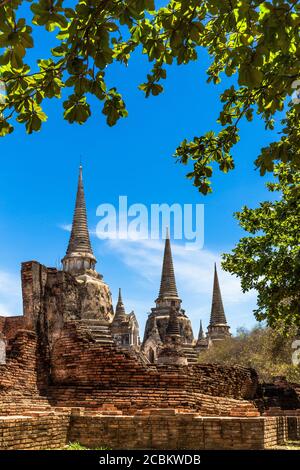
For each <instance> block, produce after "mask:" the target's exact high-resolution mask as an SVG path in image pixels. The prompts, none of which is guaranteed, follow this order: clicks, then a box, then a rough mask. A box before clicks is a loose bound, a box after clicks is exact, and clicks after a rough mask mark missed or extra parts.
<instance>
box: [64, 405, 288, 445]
mask: <svg viewBox="0 0 300 470" xmlns="http://www.w3.org/2000/svg"><path fill="white" fill-rule="evenodd" d="M283 428H284V429H286V428H287V419H285V421H284V422H279V421H278V419H277V418H247V419H245V418H216V417H214V418H212V417H199V416H196V415H193V414H191V413H190V414H181V413H179V414H176V413H175V412H174V410H161V413H159V412H158V413H157V411H153V414H149V415H145V416H137V415H136V416H71V425H70V432H69V440H70V441H79V442H80V443H82V444H83V445H85V446H87V447H99V446H107V447H109V448H112V449H214V450H216V449H236V450H237V449H264V448H267V447H271V446H274V445H276V444H278V443H281V442H282V435H283V434H284V431H283Z"/></svg>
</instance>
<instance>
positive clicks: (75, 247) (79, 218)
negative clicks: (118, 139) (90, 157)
mask: <svg viewBox="0 0 300 470" xmlns="http://www.w3.org/2000/svg"><path fill="white" fill-rule="evenodd" d="M96 262H97V261H96V258H95V256H94V253H93V250H92V247H91V242H90V236H89V231H88V223H87V215H86V205H85V197H84V189H83V181H82V166H80V167H79V177H78V185H77V195H76V203H75V210H74V216H73V223H72V230H71V236H70V240H69V245H68V248H67V253H66V256H65V257H64V258H63V259H62V263H63V269H64V271H67V272H70V273H72V274H79V273H82V272H84V271H86V270H87V269H94V268H95V264H96Z"/></svg>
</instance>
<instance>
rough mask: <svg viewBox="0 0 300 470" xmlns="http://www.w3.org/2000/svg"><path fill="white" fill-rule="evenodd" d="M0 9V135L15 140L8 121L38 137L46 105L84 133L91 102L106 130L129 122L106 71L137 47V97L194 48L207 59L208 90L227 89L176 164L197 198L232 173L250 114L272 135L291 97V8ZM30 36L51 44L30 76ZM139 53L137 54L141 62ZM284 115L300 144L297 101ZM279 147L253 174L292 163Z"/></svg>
mask: <svg viewBox="0 0 300 470" xmlns="http://www.w3.org/2000/svg"><path fill="white" fill-rule="evenodd" d="M27 3H31V10H30V11H31V14H28V15H26V16H27V18H24V17H22V13H21V11H22V10H20V7H21V6H23V4H27ZM66 3H67V2H64V1H63V0H39V1H37V0H0V51H2V53H1V55H0V75H1V80H2V81H3V82H4V84H5V86H6V100H5V101H4V100H1V102H0V113H1V114H0V135H2V136H3V135H6V134H9V133H11V132H12V131H13V124H12V123H13V122H14V120H16V121H17V122H19V123H21V124H24V125H25V126H26V129H27V132H28V133H31V132H33V131H38V130H40V128H41V125H42V123H43V122H44V121H46V119H47V116H46V114H45V112H44V111H43V109H42V106H43V101H44V99H45V98H50V99H51V98H60V97H61V92H62V89H63V88H66V89H69V90H70V95H69V97H68V98H67V99H65V101H64V118H65V119H66V120H67V121H69V122H70V123H73V122H77V123H79V124H83V123H84V122H85V121H86V120H87V119H88V118H89V117H90V115H91V108H90V104H89V102H88V98H89V95H90V94H92V95H94V96H96V97H97V98H98V100H99V101H100V102H102V103H103V114H104V115H105V116H106V120H107V123H108V125H110V126H112V125H114V124H115V123H116V122H117V120H118V119H120V118H121V117H126V116H127V110H126V107H125V103H124V100H123V98H122V96H121V95H120V93H119V92H118V90H117V89H116V88H111V89H107V86H106V82H105V73H106V69H107V68H108V67H109V66H110V64H112V63H113V62H114V61H118V62H121V63H123V64H124V65H126V64H127V63H128V61H129V59H130V56H131V54H132V53H133V52H134V51H135V50H136V49H137V48H138V47H139V46H140V48H139V51H140V50H141V51H142V53H143V54H146V55H147V56H148V58H149V61H150V62H151V63H152V67H151V70H150V71H149V73H148V75H147V77H146V80H145V82H144V83H142V84H140V86H139V88H140V89H141V90H142V91H143V92H144V93H145V96H146V97H148V96H150V95H154V96H156V95H158V94H159V93H161V92H162V91H163V86H162V80H163V79H165V78H166V76H167V66H170V65H171V64H172V63H174V62H175V63H177V64H178V65H180V64H187V63H189V62H190V61H196V60H197V58H198V52H199V47H203V48H205V49H206V50H207V51H208V53H209V55H210V58H211V64H210V67H209V69H208V70H207V74H208V81H209V82H213V83H215V84H217V83H219V82H220V80H221V77H222V76H224V74H225V75H226V76H228V77H231V76H236V79H237V80H235V79H234V77H233V79H232V82H233V84H232V86H231V87H230V88H228V89H227V90H225V91H224V92H223V93H222V95H221V97H220V98H221V103H222V109H221V111H220V114H219V116H218V119H217V120H218V123H219V125H220V131H219V133H216V132H213V131H209V132H207V133H206V134H205V135H202V136H197V137H195V138H194V139H193V140H192V141H188V140H186V139H185V140H183V142H182V143H181V145H180V146H179V147H178V148H177V150H176V152H175V157H176V158H177V159H178V160H179V161H180V162H181V163H183V164H185V165H186V164H188V163H191V164H192V171H190V172H189V173H188V175H187V176H188V177H189V178H190V179H192V181H193V183H194V185H195V186H196V187H198V188H199V191H201V192H202V193H203V194H207V193H208V192H210V191H211V187H210V178H211V176H212V172H213V167H214V166H217V167H219V169H220V170H221V171H223V172H228V171H229V170H232V169H233V168H234V160H233V157H232V154H231V151H232V147H233V146H234V145H235V144H236V143H237V142H238V140H239V129H238V125H239V122H240V121H241V119H243V118H245V119H247V120H248V121H251V120H252V119H253V114H254V113H257V114H258V115H260V116H261V117H262V119H263V120H264V122H265V126H266V128H268V129H273V126H274V121H273V117H274V115H275V113H276V112H278V111H282V109H283V106H284V102H285V99H286V97H288V96H291V95H292V94H293V93H294V92H295V83H297V80H298V79H299V78H300V74H299V71H300V47H299V45H300V44H299V24H300V16H299V8H300V7H299V1H298V0H272V1H260V0H203V1H201V2H199V1H196V0H182V1H174V0H171V1H169V3H168V2H166V5H165V6H163V7H161V8H159V9H158V10H155V4H154V0H79V1H77V2H76V1H74V2H71V6H70V5H68V6H67V5H66ZM32 25H33V26H34V27H41V28H45V29H46V30H47V31H48V32H49V34H51V35H52V36H53V48H52V49H51V51H50V52H49V57H48V58H43V59H42V58H40V59H39V60H37V64H36V67H35V68H34V69H31V68H30V67H29V65H28V63H26V53H27V50H28V49H30V48H34V46H35V44H34V39H33V29H32ZM139 51H138V52H137V53H139ZM294 101H295V103H294V105H293V108H292V111H291V113H292V114H293V119H294V138H295V139H298V141H299V137H300V128H299V109H300V105H299V103H298V100H297V99H296V100H294ZM283 138H284V139H285V140H284V145H283V144H278V143H274V146H273V147H272V149H271V150H272V151H271V152H265V151H264V150H263V151H262V153H261V155H260V156H259V157H258V158H257V160H256V165H257V166H258V167H259V168H260V172H261V173H262V174H264V173H265V172H266V171H272V170H273V165H274V161H292V160H293V161H294V160H296V163H297V165H299V150H298V153H297V155H295V153H294V152H291V151H290V136H286V135H285V131H284V129H283Z"/></svg>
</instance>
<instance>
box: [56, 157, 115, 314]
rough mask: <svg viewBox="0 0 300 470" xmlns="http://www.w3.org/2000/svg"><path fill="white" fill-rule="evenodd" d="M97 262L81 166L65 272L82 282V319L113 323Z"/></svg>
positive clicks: (107, 292) (109, 295) (106, 290)
mask: <svg viewBox="0 0 300 470" xmlns="http://www.w3.org/2000/svg"><path fill="white" fill-rule="evenodd" d="M96 262H97V260H96V258H95V256H94V253H93V249H92V246H91V241H90V235H89V230H88V222H87V215H86V204H85V196H84V189H83V180H82V166H81V165H80V167H79V176H78V184H77V194H76V201H75V209H74V215H73V222H72V229H71V235H70V240H69V244H68V248H67V252H66V255H65V256H64V258H63V259H62V265H63V271H65V272H66V273H68V274H69V275H72V276H73V277H74V278H75V280H76V281H77V283H78V284H79V289H80V298H81V311H80V312H79V316H80V318H81V319H82V320H103V321H105V322H108V323H109V322H111V320H112V317H113V307H112V298H111V293H110V289H109V287H108V285H107V284H106V283H105V282H104V281H103V276H102V275H101V274H99V273H97V271H96V270H95V265H96Z"/></svg>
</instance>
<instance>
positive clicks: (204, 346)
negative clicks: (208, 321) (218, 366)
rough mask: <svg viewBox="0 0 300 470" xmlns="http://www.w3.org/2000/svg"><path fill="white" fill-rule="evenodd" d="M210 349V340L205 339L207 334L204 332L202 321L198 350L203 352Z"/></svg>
mask: <svg viewBox="0 0 300 470" xmlns="http://www.w3.org/2000/svg"><path fill="white" fill-rule="evenodd" d="M207 347H208V340H207V338H205V334H204V331H203V326H202V320H200V328H199V334H198V339H197V342H196V346H195V348H196V350H202V349H207Z"/></svg>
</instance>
